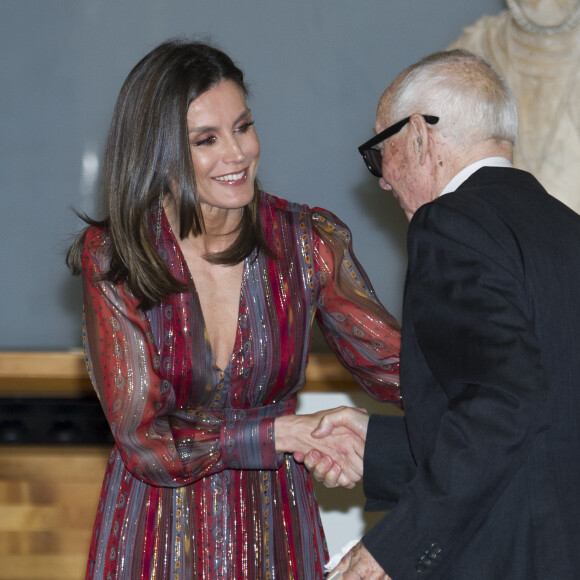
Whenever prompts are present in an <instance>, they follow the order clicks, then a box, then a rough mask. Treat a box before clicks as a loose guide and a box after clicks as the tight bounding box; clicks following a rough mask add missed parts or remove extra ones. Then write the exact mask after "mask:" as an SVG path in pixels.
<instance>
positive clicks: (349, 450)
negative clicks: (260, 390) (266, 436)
mask: <svg viewBox="0 0 580 580" xmlns="http://www.w3.org/2000/svg"><path fill="white" fill-rule="evenodd" d="M336 410H339V409H336ZM327 413H330V411H320V412H318V413H313V414H311V415H283V416H281V417H277V418H276V420H275V422H274V438H275V442H276V451H277V452H282V453H292V454H294V458H295V459H296V460H297V461H300V462H302V461H303V460H304V459H305V457H306V456H307V455H308V454H309V452H310V451H312V450H313V449H316V450H318V453H320V460H322V459H323V458H324V457H326V458H327V459H326V460H325V461H324V463H323V464H324V465H325V466H327V467H328V471H331V473H332V475H331V476H330V477H331V478H332V482H333V484H334V485H333V487H336V485H342V486H343V487H347V488H352V487H354V486H355V484H356V483H357V482H359V481H360V480H361V478H362V471H363V459H362V458H363V454H364V440H363V439H362V438H361V437H360V436H359V435H358V433H357V432H356V431H354V430H352V429H350V428H348V427H344V426H342V425H340V424H338V423H337V424H336V425H335V426H330V425H329V427H326V428H325V429H326V430H328V431H329V432H328V434H327V435H324V436H323V437H322V438H315V437H314V436H313V435H312V433H313V432H314V431H318V430H319V428H320V426H321V424H322V419H323V418H324V416H325V414H327ZM323 433H325V431H323ZM316 457H318V456H316ZM313 463H314V462H313ZM321 469H322V468H321ZM324 471H325V472H326V471H327V470H326V468H324Z"/></svg>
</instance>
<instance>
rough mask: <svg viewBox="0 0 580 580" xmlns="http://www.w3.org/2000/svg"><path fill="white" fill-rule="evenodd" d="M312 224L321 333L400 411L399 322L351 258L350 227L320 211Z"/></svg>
mask: <svg viewBox="0 0 580 580" xmlns="http://www.w3.org/2000/svg"><path fill="white" fill-rule="evenodd" d="M312 223H313V231H314V248H313V251H314V262H315V263H314V270H315V274H316V277H317V280H318V284H319V289H320V294H319V304H318V310H317V313H316V317H317V321H318V323H319V325H320V327H321V330H322V333H323V335H324V337H325V339H326V341H327V343H328V344H329V346H330V347H331V349H332V350H333V351H334V353H335V354H336V355H337V357H338V358H339V360H340V361H341V362H342V364H343V365H344V366H345V367H346V368H347V369H348V370H349V371H350V372H351V373H352V374H353V376H354V378H355V380H356V381H357V382H358V383H359V384H360V386H361V387H362V388H363V389H364V390H365V391H367V393H369V394H370V395H371V396H372V397H374V398H375V399H379V400H383V401H390V402H392V403H394V404H396V405H397V406H401V395H400V389H399V352H400V326H399V323H398V322H397V321H396V320H395V318H394V317H393V316H392V315H391V314H390V313H389V312H388V311H387V310H386V309H385V308H384V307H383V305H382V304H381V303H380V301H379V300H378V298H377V297H376V294H375V292H374V290H373V288H372V285H371V283H370V280H369V279H368V277H367V275H366V273H365V272H364V270H363V268H362V267H361V265H360V264H359V262H358V260H357V259H356V257H355V255H354V254H353V251H352V236H351V233H350V230H349V229H348V227H347V226H346V225H345V224H344V223H342V222H341V221H340V220H339V219H338V218H337V217H336V216H334V215H333V214H331V213H330V212H327V211H325V210H321V209H319V208H316V209H315V210H313V213H312Z"/></svg>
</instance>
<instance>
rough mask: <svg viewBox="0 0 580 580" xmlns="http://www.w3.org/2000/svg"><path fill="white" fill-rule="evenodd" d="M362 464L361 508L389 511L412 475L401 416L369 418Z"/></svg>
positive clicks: (411, 456) (409, 451)
mask: <svg viewBox="0 0 580 580" xmlns="http://www.w3.org/2000/svg"><path fill="white" fill-rule="evenodd" d="M364 462H365V463H364V478H363V486H364V493H365V497H366V499H367V501H366V506H365V509H366V510H368V511H382V510H389V509H391V508H393V507H394V506H395V505H396V504H397V502H398V501H399V497H400V495H401V493H402V491H403V490H404V489H405V486H406V485H407V484H408V483H409V481H411V479H412V478H413V476H414V475H415V461H414V459H413V455H412V454H411V448H410V447H409V438H408V437H407V429H406V427H405V420H404V418H403V417H391V416H385V415H371V417H370V419H369V426H368V429H367V444H366V445H365V455H364Z"/></svg>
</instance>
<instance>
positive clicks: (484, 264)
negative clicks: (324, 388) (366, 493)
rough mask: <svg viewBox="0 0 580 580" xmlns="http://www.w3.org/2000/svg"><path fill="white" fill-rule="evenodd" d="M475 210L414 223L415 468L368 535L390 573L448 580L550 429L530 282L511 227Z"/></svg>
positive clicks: (411, 359)
mask: <svg viewBox="0 0 580 580" xmlns="http://www.w3.org/2000/svg"><path fill="white" fill-rule="evenodd" d="M473 205H474V204H473V203H472V204H471V206H470V205H469V203H467V204H466V205H464V202H463V201H461V202H460V203H459V204H455V205H454V204H453V203H447V204H446V203H445V202H444V203H440V202H435V203H432V204H428V205H427V206H423V208H421V209H420V210H419V212H417V214H416V215H415V216H414V218H413V220H412V222H411V227H410V230H409V270H408V273H407V282H406V290H405V305H404V314H403V346H402V348H403V351H402V364H403V368H402V389H403V402H404V406H405V409H406V410H407V403H409V405H410V406H409V408H408V418H407V420H408V422H409V431H410V434H411V441H412V446H413V452H414V453H415V458H416V459H417V464H418V465H417V471H416V475H415V477H414V478H413V479H412V481H411V482H410V483H409V484H408V485H407V486H406V487H405V489H404V491H403V492H402V494H401V497H400V500H399V502H398V504H397V505H396V506H395V507H394V508H393V509H392V510H391V512H389V514H387V515H386V516H385V517H384V518H383V519H382V520H381V521H380V522H379V523H378V524H377V525H376V526H375V527H374V528H373V529H372V530H371V531H370V532H369V533H368V534H366V535H365V536H364V538H363V543H364V544H365V546H366V547H367V549H368V550H369V551H370V552H371V554H372V555H373V556H374V557H375V559H376V560H377V561H378V562H379V563H380V564H381V566H382V567H383V568H384V570H385V571H386V572H387V573H388V574H389V575H391V576H392V578H393V579H394V580H405V579H407V578H415V577H417V573H418V572H421V576H420V577H421V578H429V579H430V580H431V579H435V578H437V579H439V578H445V577H446V576H445V568H446V567H447V566H448V565H449V564H450V563H451V562H452V561H453V560H454V558H457V556H458V554H460V553H461V550H462V549H463V548H464V547H465V545H466V544H467V542H469V540H470V539H471V538H472V537H473V535H474V534H475V533H476V531H477V529H478V528H479V527H480V526H481V524H482V522H483V521H484V519H485V518H486V515H487V514H488V513H489V511H490V510H491V509H493V506H494V504H495V503H496V502H497V501H498V498H499V497H500V496H501V494H502V493H503V492H504V490H505V489H506V486H508V485H509V483H510V481H511V480H512V478H513V477H514V474H515V473H516V472H517V471H518V470H519V469H520V468H521V466H522V464H523V462H524V461H525V459H526V457H527V455H528V453H529V450H530V447H531V445H532V442H533V440H534V438H535V437H536V435H537V434H538V433H539V432H540V431H542V430H544V429H545V428H546V427H547V425H546V419H545V418H544V414H543V413H542V408H543V406H544V404H545V403H546V400H547V397H548V395H547V390H548V389H547V381H546V378H545V374H544V371H543V368H542V366H541V363H540V359H541V357H540V348H539V344H538V342H537V339H536V336H535V333H534V322H533V310H534V309H533V293H534V289H533V288H530V287H528V285H527V281H526V272H525V267H524V264H523V261H522V259H521V255H520V252H519V248H518V243H517V239H516V237H515V236H514V234H513V232H512V231H511V230H510V229H509V228H508V227H507V226H505V225H504V223H503V221H502V219H501V216H497V215H495V214H494V212H493V211H492V210H486V208H485V205H482V206H481V207H475V208H474V207H473ZM475 205H477V203H475ZM405 365H407V366H405ZM406 381H408V382H409V384H406ZM408 392H410V393H412V394H413V395H412V398H411V399H409V400H407V399H406V394H407V393H408ZM375 443H376V442H375ZM367 445H369V443H368V442H367ZM365 467H366V466H365ZM386 476H387V477H388V472H387V475H386ZM365 477H366V473H365ZM375 477H376V475H375ZM365 485H366V484H365Z"/></svg>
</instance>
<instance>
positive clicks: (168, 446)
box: [83, 228, 282, 487]
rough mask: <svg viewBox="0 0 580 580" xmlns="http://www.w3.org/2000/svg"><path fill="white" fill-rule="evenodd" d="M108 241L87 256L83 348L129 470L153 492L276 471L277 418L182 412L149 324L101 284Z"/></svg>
mask: <svg viewBox="0 0 580 580" xmlns="http://www.w3.org/2000/svg"><path fill="white" fill-rule="evenodd" d="M107 244H108V242H107V236H106V234H104V233H103V232H102V231H101V230H96V229H94V228H93V229H90V230H89V231H88V233H87V239H86V242H85V248H84V251H83V299H84V345H85V350H86V356H87V366H88V370H89V374H90V376H91V381H92V383H93V386H94V388H95V390H96V392H97V395H98V397H99V399H100V402H101V406H102V407H103V410H104V413H105V416H106V417H107V420H108V422H109V425H110V427H111V431H112V434H113V436H114V438H115V442H116V444H117V446H118V448H119V450H120V452H121V454H122V456H123V461H124V463H125V465H126V466H127V468H128V469H129V470H130V471H131V473H133V475H135V476H136V477H138V478H139V479H141V480H143V481H145V482H146V483H149V484H151V485H158V486H174V487H175V486H181V485H187V484H189V483H192V482H193V481H195V480H197V479H200V478H201V477H204V476H206V475H209V474H212V473H217V472H219V471H221V470H223V469H226V468H240V469H242V468H262V469H274V468H277V467H278V466H279V465H280V463H281V461H282V455H281V454H276V453H275V451H274V443H273V441H274V427H273V421H274V419H273V418H253V417H248V416H244V417H243V418H238V417H225V416H224V415H223V414H222V413H219V412H213V411H212V412H205V411H199V410H187V409H185V410H184V409H178V408H177V407H176V402H175V401H176V398H175V392H174V390H173V387H172V386H171V384H170V383H169V381H167V380H165V379H164V378H163V376H162V374H161V372H160V367H161V364H162V362H161V360H160V354H159V351H158V348H157V347H156V345H155V342H154V339H153V333H152V331H151V327H150V324H149V320H148V318H147V316H146V315H145V313H144V312H143V311H142V310H141V309H140V308H139V301H138V299H137V298H136V297H135V296H134V295H133V294H132V293H131V292H130V291H129V290H128V289H127V287H126V285H125V284H122V283H121V284H116V283H112V282H108V281H104V280H103V279H102V272H103V271H105V270H106V267H107V263H108V258H107Z"/></svg>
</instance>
